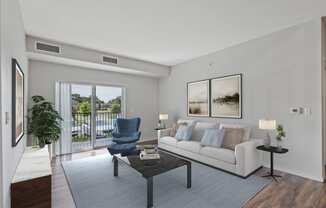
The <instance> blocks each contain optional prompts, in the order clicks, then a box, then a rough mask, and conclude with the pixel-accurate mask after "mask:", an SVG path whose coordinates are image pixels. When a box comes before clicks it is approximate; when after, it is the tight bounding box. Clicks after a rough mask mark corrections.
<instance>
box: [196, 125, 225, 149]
mask: <svg viewBox="0 0 326 208" xmlns="http://www.w3.org/2000/svg"><path fill="white" fill-rule="evenodd" d="M223 139H224V129H217V128H211V129H206V130H205V133H204V136H203V138H202V139H201V142H200V143H201V145H203V146H213V147H221V146H222V143H223Z"/></svg>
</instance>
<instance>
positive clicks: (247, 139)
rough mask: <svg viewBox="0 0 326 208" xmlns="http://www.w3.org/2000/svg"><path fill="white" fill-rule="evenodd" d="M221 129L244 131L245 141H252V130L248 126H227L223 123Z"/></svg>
mask: <svg viewBox="0 0 326 208" xmlns="http://www.w3.org/2000/svg"><path fill="white" fill-rule="evenodd" d="M220 128H241V129H244V135H243V139H242V140H243V141H249V140H250V132H251V128H250V126H246V125H243V124H226V123H221V124H220Z"/></svg>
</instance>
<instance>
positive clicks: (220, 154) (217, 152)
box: [200, 147, 235, 164]
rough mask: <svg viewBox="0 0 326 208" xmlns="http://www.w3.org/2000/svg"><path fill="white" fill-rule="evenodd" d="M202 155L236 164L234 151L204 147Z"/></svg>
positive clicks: (201, 150)
mask: <svg viewBox="0 0 326 208" xmlns="http://www.w3.org/2000/svg"><path fill="white" fill-rule="evenodd" d="M200 154H201V155H204V156H207V157H211V158H214V159H217V160H221V161H224V162H227V163H231V164H235V153H234V151H232V150H229V149H224V148H216V147H203V148H201V149H200Z"/></svg>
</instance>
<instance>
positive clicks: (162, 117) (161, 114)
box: [159, 113, 169, 129]
mask: <svg viewBox="0 0 326 208" xmlns="http://www.w3.org/2000/svg"><path fill="white" fill-rule="evenodd" d="M168 119H169V115H168V114H163V113H160V116H159V122H160V124H161V127H162V128H164V129H165V128H166V126H165V123H164V121H165V120H168Z"/></svg>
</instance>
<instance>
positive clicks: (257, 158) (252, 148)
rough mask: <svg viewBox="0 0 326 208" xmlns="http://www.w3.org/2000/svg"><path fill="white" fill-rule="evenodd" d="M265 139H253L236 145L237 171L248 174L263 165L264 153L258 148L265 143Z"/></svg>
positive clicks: (244, 174)
mask: <svg viewBox="0 0 326 208" xmlns="http://www.w3.org/2000/svg"><path fill="white" fill-rule="evenodd" d="M264 142H265V140H263V139H251V140H249V141H246V142H243V143H241V144H238V145H236V146H235V158H236V169H237V172H238V173H239V174H241V175H243V176H247V175H249V174H250V173H252V172H253V171H254V170H256V169H257V168H259V167H260V166H262V153H261V151H258V150H257V149H256V147H257V146H259V145H263V144H264Z"/></svg>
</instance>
